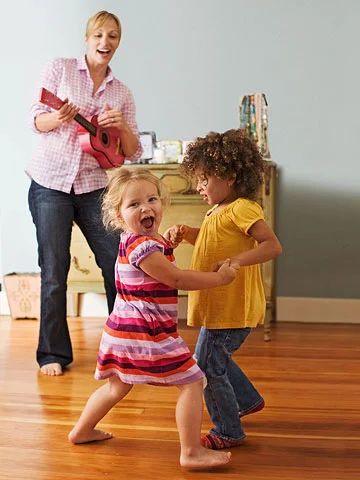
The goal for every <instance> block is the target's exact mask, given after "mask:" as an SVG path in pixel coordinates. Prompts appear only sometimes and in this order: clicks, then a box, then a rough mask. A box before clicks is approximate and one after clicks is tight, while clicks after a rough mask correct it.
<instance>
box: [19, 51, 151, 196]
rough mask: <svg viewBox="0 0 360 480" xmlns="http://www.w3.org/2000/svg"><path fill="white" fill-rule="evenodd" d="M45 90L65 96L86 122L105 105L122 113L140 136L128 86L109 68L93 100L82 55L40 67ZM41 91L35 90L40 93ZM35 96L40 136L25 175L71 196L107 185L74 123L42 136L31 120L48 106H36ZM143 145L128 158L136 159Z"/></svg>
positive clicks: (34, 113) (45, 110)
mask: <svg viewBox="0 0 360 480" xmlns="http://www.w3.org/2000/svg"><path fill="white" fill-rule="evenodd" d="M41 87H45V88H47V89H48V90H50V92H53V93H54V94H55V95H57V96H58V97H60V98H61V99H65V98H66V97H67V98H68V99H69V101H70V102H73V103H75V104H76V105H77V106H78V107H80V112H79V113H80V114H81V115H82V116H84V117H86V118H88V119H89V118H91V117H92V116H93V115H99V114H100V113H101V112H102V111H103V108H104V105H105V103H108V104H109V105H110V106H111V107H112V108H113V109H116V110H119V111H121V113H122V114H123V117H124V119H125V120H126V122H127V123H128V125H129V127H130V128H131V130H132V131H133V132H134V133H135V134H136V135H139V134H138V128H137V124H136V120H135V103H134V99H133V96H132V93H131V91H130V90H129V88H128V87H127V86H126V85H124V84H123V83H122V82H120V81H119V80H117V79H116V78H115V77H114V76H113V74H112V72H111V69H110V68H109V72H108V75H107V77H106V78H105V80H104V81H103V83H102V85H101V86H100V88H99V89H98V91H97V92H96V94H95V95H94V96H93V94H92V91H93V82H92V80H91V77H90V74H89V70H88V67H87V64H86V61H85V57H82V58H79V59H76V58H57V59H55V60H53V61H51V62H50V63H49V64H48V65H47V66H46V67H45V69H44V71H43V74H42V77H41V82H40V88H41ZM40 88H39V90H38V91H40ZM38 99H39V96H37V98H36V102H35V103H34V104H33V105H32V108H31V124H32V129H33V130H34V131H35V132H36V133H38V134H40V144H39V146H38V149H37V151H36V152H35V155H34V156H33V157H32V160H31V161H30V163H29V165H28V166H27V168H26V170H25V171H26V173H27V174H28V175H29V176H30V177H31V178H32V179H33V180H35V182H36V183H39V184H40V185H42V186H44V187H46V188H51V189H54V190H60V191H62V192H67V193H69V192H70V190H71V188H72V187H74V191H75V193H76V194H80V193H87V192H92V191H94V190H98V189H100V188H103V187H105V186H106V185H107V182H108V177H107V175H106V173H105V171H104V170H103V169H102V168H100V166H99V164H98V163H97V161H96V159H95V158H94V157H92V156H91V155H89V154H88V153H84V152H83V151H82V150H81V147H80V142H79V139H78V135H77V128H78V123H77V122H75V121H72V122H70V123H66V124H64V125H62V126H61V127H59V128H56V129H54V130H52V131H50V132H47V133H43V132H40V131H39V130H38V129H37V128H36V126H35V118H36V117H37V116H38V115H39V114H41V113H45V112H51V111H52V110H51V108H49V107H47V106H45V105H43V104H41V103H39V101H38ZM141 152H142V148H141V145H140V143H139V147H138V149H137V151H136V152H135V154H134V155H133V156H132V157H131V158H130V159H129V160H136V159H138V158H140V155H141Z"/></svg>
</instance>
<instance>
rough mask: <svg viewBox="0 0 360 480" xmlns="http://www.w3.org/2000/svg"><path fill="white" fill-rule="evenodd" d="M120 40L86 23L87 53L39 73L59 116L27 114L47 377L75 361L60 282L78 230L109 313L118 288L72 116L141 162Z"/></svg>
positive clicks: (116, 33)
mask: <svg viewBox="0 0 360 480" xmlns="http://www.w3.org/2000/svg"><path fill="white" fill-rule="evenodd" d="M120 39H121V25H120V21H119V19H118V18H117V16H116V15H114V14H112V13H109V12H106V11H101V12H98V13H96V14H95V15H94V16H92V17H91V18H90V19H89V20H88V23H87V28H86V34H85V43H86V53H85V55H84V56H82V57H80V58H56V59H54V60H52V61H51V62H50V63H49V64H48V65H46V67H45V68H44V71H43V74H42V76H41V80H40V84H39V87H40V88H41V87H44V88H46V89H47V90H49V91H50V92H52V93H54V94H55V95H57V96H58V97H60V98H61V99H63V100H64V99H66V102H65V104H64V105H63V106H62V107H61V108H60V110H52V109H51V108H49V107H47V106H45V105H43V104H41V103H40V102H39V101H38V98H39V89H37V91H36V102H35V103H34V104H33V106H32V109H31V121H32V127H33V130H34V132H36V133H37V134H39V139H40V142H39V146H38V149H37V151H36V152H35V153H34V155H33V157H32V159H31V161H30V163H29V165H28V166H27V169H26V173H27V174H28V176H29V177H30V179H31V185H30V189H29V207H30V211H31V215H32V218H33V222H34V224H35V227H36V236H37V242H38V254H39V266H40V269H41V321H40V335H39V344H38V348H37V361H38V363H39V366H40V370H41V372H42V373H43V374H45V375H61V374H62V373H63V368H64V367H66V366H67V365H69V364H70V363H71V362H72V360H73V354H72V346H71V339H70V335H69V329H68V325H67V320H66V282H67V275H68V271H69V267H70V253H69V249H70V239H71V230H72V225H73V222H75V223H77V225H78V226H79V227H80V229H81V231H82V233H83V234H84V236H85V238H86V240H87V242H88V244H89V246H90V248H91V249H92V251H93V252H94V254H95V259H96V262H97V264H98V265H99V266H100V268H101V270H102V275H103V277H104V283H105V290H106V296H107V302H108V308H109V311H111V309H112V307H113V304H114V300H115V296H116V289H115V285H114V278H113V276H114V275H113V271H114V264H115V259H116V254H117V246H118V237H117V236H115V235H110V234H109V233H107V232H106V231H105V229H104V226H103V224H102V221H101V201H100V199H101V195H102V193H103V190H104V188H105V187H106V185H107V175H106V173H105V171H104V170H102V169H101V168H100V166H99V164H98V163H97V160H96V159H95V158H94V157H93V156H91V155H90V154H89V153H85V152H83V151H82V149H81V147H80V142H79V138H78V133H77V132H78V124H77V123H76V122H75V121H74V117H75V115H76V114H77V113H80V114H81V115H82V116H84V117H86V118H88V117H92V116H93V115H98V120H99V124H100V125H101V126H103V127H108V126H110V125H111V126H112V127H115V128H117V129H118V131H119V136H120V139H121V146H122V150H123V152H124V154H125V156H126V157H127V158H129V159H132V160H135V159H137V158H139V157H140V155H141V146H140V143H139V136H138V129H137V125H136V120H135V104H134V100H133V96H132V93H131V92H130V90H129V89H128V87H127V86H126V85H124V84H123V83H122V82H121V81H119V80H117V79H116V78H115V76H114V74H113V73H112V71H111V68H110V66H109V63H110V61H111V59H112V57H113V56H114V54H115V53H116V51H117V49H118V47H119V44H120Z"/></svg>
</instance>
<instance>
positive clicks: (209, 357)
mask: <svg viewBox="0 0 360 480" xmlns="http://www.w3.org/2000/svg"><path fill="white" fill-rule="evenodd" d="M264 165H265V161H264V160H263V158H262V156H261V154H260V152H259V150H258V148H257V146H256V144H255V143H254V142H252V141H251V140H250V139H249V138H248V137H247V136H246V134H245V132H244V131H243V130H229V131H227V132H225V133H223V134H221V133H214V132H211V133H209V134H208V135H206V136H205V137H204V138H197V139H196V141H194V142H193V143H192V144H190V145H189V147H188V149H187V153H186V155H185V157H184V161H183V164H182V167H181V169H182V172H183V173H184V174H185V175H187V176H189V177H191V178H192V179H193V180H194V179H195V180H196V185H197V186H196V189H197V191H198V192H199V194H200V195H201V196H202V197H203V199H204V200H205V201H206V202H207V203H208V204H209V205H211V206H212V208H211V209H210V210H209V211H208V212H207V214H206V216H205V218H204V221H203V223H202V225H201V228H193V227H189V226H187V225H174V226H173V227H171V228H170V229H169V230H168V231H167V232H166V237H167V238H168V239H169V240H170V241H171V242H172V243H173V245H174V246H176V245H178V244H179V243H180V242H181V241H182V240H186V241H188V242H189V243H191V244H192V245H194V252H193V256H192V264H191V268H192V269H194V270H201V271H212V270H214V269H215V270H217V269H218V268H219V267H220V265H221V264H222V262H223V261H224V260H225V259H228V258H230V259H231V262H234V264H239V265H240V269H239V270H238V272H237V275H236V278H235V280H234V281H233V282H232V283H231V284H229V285H225V286H221V287H217V288H213V289H211V290H201V291H193V292H189V297H188V301H189V306H188V325H191V326H200V327H201V330H200V334H199V338H198V341H197V344H196V348H195V356H196V359H197V362H198V365H199V367H200V368H201V370H203V372H204V373H205V375H206V378H207V386H206V388H205V390H204V396H205V402H206V406H207V409H208V411H209V414H210V417H211V419H212V421H213V423H214V427H213V428H212V429H211V430H210V432H209V433H208V434H207V435H205V436H203V437H202V444H203V445H204V446H206V447H207V448H211V449H222V448H229V447H233V446H238V445H240V444H241V442H242V440H243V439H244V438H245V433H244V430H243V428H242V425H241V417H242V416H244V415H248V414H250V413H254V412H255V411H259V410H261V409H262V408H263V407H264V405H265V403H264V400H263V398H262V397H261V395H260V394H259V393H258V391H257V390H256V389H255V387H254V386H253V385H252V383H251V382H250V380H249V379H248V378H247V376H246V375H245V373H244V372H243V371H242V370H241V369H240V367H239V366H238V365H237V364H236V363H235V362H234V361H233V360H232V354H233V353H234V352H235V351H236V350H237V349H238V348H239V347H240V345H241V344H242V343H243V342H244V340H245V339H246V337H247V336H248V335H249V333H250V332H251V329H252V328H254V327H256V326H257V325H258V324H261V323H263V321H264V316H265V308H266V302H265V295H264V288H263V284H262V279H261V272H260V264H261V263H263V262H266V261H268V260H271V259H272V258H275V257H276V256H277V255H279V254H280V253H281V250H282V249H281V245H280V242H279V240H278V239H277V237H276V235H275V233H274V232H273V230H272V229H271V228H270V227H269V226H268V225H267V224H266V222H265V221H264V215H263V211H262V208H261V207H260V205H259V204H258V203H256V198H257V194H258V191H259V188H260V185H261V183H262V181H263V172H264Z"/></svg>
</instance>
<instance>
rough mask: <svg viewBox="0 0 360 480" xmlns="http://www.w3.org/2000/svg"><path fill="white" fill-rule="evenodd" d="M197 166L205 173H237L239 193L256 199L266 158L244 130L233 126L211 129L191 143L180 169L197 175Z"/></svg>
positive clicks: (221, 174)
mask: <svg viewBox="0 0 360 480" xmlns="http://www.w3.org/2000/svg"><path fill="white" fill-rule="evenodd" d="M197 169H200V170H201V171H202V172H203V173H204V175H205V176H206V175H208V176H211V175H215V176H216V177H219V178H222V179H226V178H234V176H235V184H234V186H235V190H236V193H237V194H238V196H239V197H244V198H248V199H251V200H256V197H257V195H258V192H259V188H260V185H261V184H262V183H263V174H264V170H265V160H263V158H262V155H261V153H260V151H259V149H258V147H257V145H256V143H254V142H253V141H252V140H251V139H250V138H249V136H248V135H247V133H246V132H245V131H244V130H243V129H232V130H228V131H227V132H224V133H216V132H210V133H208V134H207V135H206V136H205V137H198V138H196V139H195V140H194V141H193V142H191V143H190V144H189V146H188V148H187V150H186V154H185V155H184V160H183V163H182V164H181V166H180V171H181V173H182V174H183V175H185V176H186V177H189V178H194V175H195V171H196V170H197Z"/></svg>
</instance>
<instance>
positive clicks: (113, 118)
mask: <svg viewBox="0 0 360 480" xmlns="http://www.w3.org/2000/svg"><path fill="white" fill-rule="evenodd" d="M104 110H105V111H104V112H103V113H101V114H100V115H99V116H98V123H99V125H101V126H102V127H115V128H118V129H119V130H126V129H128V128H129V127H128V125H127V123H126V122H125V120H124V119H123V116H122V113H121V112H118V111H117V110H114V109H112V108H111V107H110V105H108V104H107V103H106V104H105V108H104Z"/></svg>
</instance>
